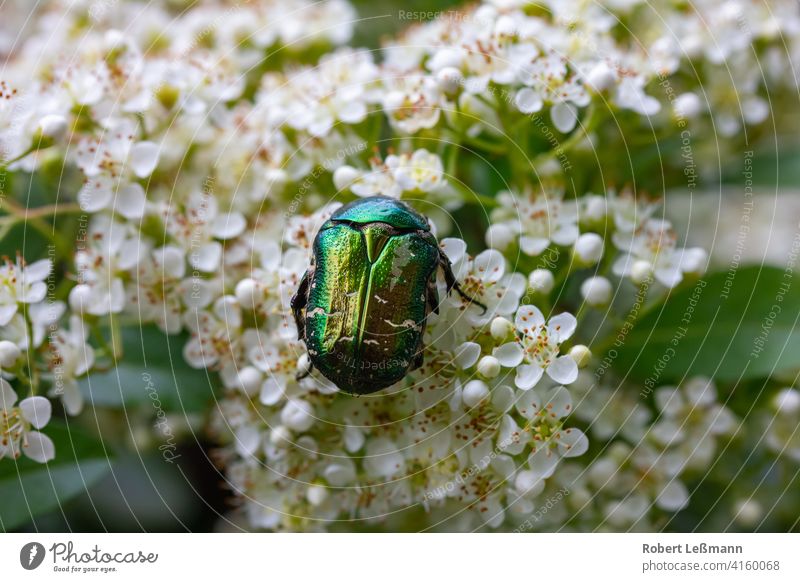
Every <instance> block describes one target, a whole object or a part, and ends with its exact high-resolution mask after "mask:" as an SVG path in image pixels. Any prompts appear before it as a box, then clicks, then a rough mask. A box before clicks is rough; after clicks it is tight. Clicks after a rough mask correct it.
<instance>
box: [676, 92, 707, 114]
mask: <svg viewBox="0 0 800 582" xmlns="http://www.w3.org/2000/svg"><path fill="white" fill-rule="evenodd" d="M672 109H673V111H674V112H675V116H676V117H683V118H688V119H693V118H695V117H697V116H698V115H700V113H701V112H702V111H703V102H702V101H700V97H698V96H697V95H696V94H695V93H683V94H681V95H678V96H677V97H676V98H675V101H673V102H672Z"/></svg>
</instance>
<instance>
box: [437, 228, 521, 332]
mask: <svg viewBox="0 0 800 582" xmlns="http://www.w3.org/2000/svg"><path fill="white" fill-rule="evenodd" d="M440 245H441V247H442V249H443V250H444V252H445V254H447V256H448V257H449V258H450V261H451V262H452V263H453V273H454V274H455V276H456V279H457V280H458V281H459V283H460V285H461V291H462V292H463V293H464V295H466V296H467V297H469V298H470V299H471V300H474V301H477V302H478V303H481V304H483V305H484V306H485V307H486V311H485V312H484V311H483V310H482V309H481V308H480V307H479V306H477V305H474V304H473V303H472V302H471V301H470V300H468V299H465V298H464V297H462V296H461V295H460V294H459V293H456V292H455V291H453V292H451V293H450V295H449V300H450V302H451V304H452V305H455V306H458V307H460V308H462V309H467V311H466V316H465V319H466V321H467V322H469V324H470V325H473V326H476V325H482V324H485V323H488V322H489V321H491V320H492V318H493V317H495V316H497V315H511V314H512V313H514V311H515V310H516V308H517V305H519V300H520V298H521V297H522V295H523V294H524V293H525V277H524V276H523V275H521V274H520V273H506V259H505V257H503V255H502V254H501V253H500V252H499V251H496V250H494V249H488V250H485V251H483V252H481V253H480V254H479V255H478V256H477V257H475V258H474V259H473V258H471V257H470V256H468V255H467V254H466V246H467V245H466V243H465V242H464V241H462V240H461V239H455V238H447V239H444V240H442V241H441V243H440Z"/></svg>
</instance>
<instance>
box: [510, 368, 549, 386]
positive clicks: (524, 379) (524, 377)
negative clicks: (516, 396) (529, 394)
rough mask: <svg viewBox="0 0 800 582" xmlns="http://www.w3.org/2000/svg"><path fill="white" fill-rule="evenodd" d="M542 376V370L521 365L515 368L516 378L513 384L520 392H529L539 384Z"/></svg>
mask: <svg viewBox="0 0 800 582" xmlns="http://www.w3.org/2000/svg"><path fill="white" fill-rule="evenodd" d="M543 374H544V370H542V369H541V368H540V367H539V366H532V365H530V364H522V365H521V366H519V367H518V368H517V377H516V378H515V380H514V383H515V384H516V385H517V388H519V389H520V390H530V389H531V388H533V387H534V386H536V384H538V383H539V380H541V379H542V375H543Z"/></svg>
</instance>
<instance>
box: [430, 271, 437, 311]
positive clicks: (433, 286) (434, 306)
mask: <svg viewBox="0 0 800 582" xmlns="http://www.w3.org/2000/svg"><path fill="white" fill-rule="evenodd" d="M428 306H429V307H430V308H431V311H433V312H434V313H435V314H436V315H439V291H438V290H437V289H436V277H433V278H431V280H430V281H429V282H428Z"/></svg>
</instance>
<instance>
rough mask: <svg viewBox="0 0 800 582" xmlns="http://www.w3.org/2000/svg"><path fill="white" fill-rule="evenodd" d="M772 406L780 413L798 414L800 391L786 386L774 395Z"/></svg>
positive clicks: (799, 409)
mask: <svg viewBox="0 0 800 582" xmlns="http://www.w3.org/2000/svg"><path fill="white" fill-rule="evenodd" d="M772 406H773V407H774V408H775V412H777V413H778V414H797V413H798V412H800V392H798V391H797V390H793V389H792V388H784V389H783V390H781V391H780V392H778V393H777V394H776V395H775V396H774V397H773V399H772Z"/></svg>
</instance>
